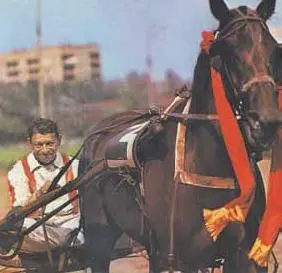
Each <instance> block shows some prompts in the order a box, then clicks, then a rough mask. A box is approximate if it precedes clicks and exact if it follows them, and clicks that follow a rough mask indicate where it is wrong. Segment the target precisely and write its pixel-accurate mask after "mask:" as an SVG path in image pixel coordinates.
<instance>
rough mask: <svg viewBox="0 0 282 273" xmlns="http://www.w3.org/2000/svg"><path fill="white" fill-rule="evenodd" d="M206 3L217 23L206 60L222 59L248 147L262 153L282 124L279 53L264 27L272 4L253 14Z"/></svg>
mask: <svg viewBox="0 0 282 273" xmlns="http://www.w3.org/2000/svg"><path fill="white" fill-rule="evenodd" d="M209 2H210V9H211V12H212V14H213V16H214V17H215V18H216V19H217V20H218V21H219V26H218V29H217V30H216V32H215V33H216V35H215V36H216V38H215V42H214V43H213V45H212V47H211V49H210V55H211V57H212V58H213V57H218V59H220V62H219V63H220V66H219V68H218V69H219V70H220V73H221V75H222V79H223V83H224V86H225V89H226V95H227V97H228V98H229V101H230V103H231V105H232V106H233V109H234V112H236V114H237V116H238V117H240V118H241V119H242V120H243V121H244V122H243V123H242V124H245V125H246V127H247V133H246V136H247V140H248V142H249V143H250V144H251V145H252V146H254V147H260V149H261V148H263V149H265V148H267V147H268V144H270V143H271V140H272V138H273V136H274V132H275V129H276V125H277V124H278V122H279V121H281V113H280V112H279V109H278V108H279V107H278V95H277V94H278V92H277V86H278V84H280V81H281V80H279V77H280V78H281V71H280V72H279V71H278V70H279V69H277V67H278V64H277V59H278V58H279V57H280V56H281V48H280V49H279V46H278V44H277V42H276V40H275V39H274V38H273V36H272V35H271V33H270V31H269V29H268V27H267V25H266V21H267V20H268V19H269V18H270V17H271V16H272V14H273V13H274V10H275V4H276V3H275V2H276V1H275V0H262V1H261V2H260V4H259V5H258V7H257V8H256V9H255V10H252V9H250V8H248V7H246V6H240V7H238V8H236V9H229V8H228V7H227V5H226V4H225V2H224V1H223V0H210V1H209ZM280 58H281V57H280ZM279 74H280V76H279Z"/></svg>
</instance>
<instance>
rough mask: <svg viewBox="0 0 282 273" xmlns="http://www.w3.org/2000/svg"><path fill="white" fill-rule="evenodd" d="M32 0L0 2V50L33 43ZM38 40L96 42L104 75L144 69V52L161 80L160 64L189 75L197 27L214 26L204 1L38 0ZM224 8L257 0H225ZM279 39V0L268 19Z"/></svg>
mask: <svg viewBox="0 0 282 273" xmlns="http://www.w3.org/2000/svg"><path fill="white" fill-rule="evenodd" d="M37 1H38V0H1V1H0V33H1V34H0V35H1V36H0V37H1V39H0V53H1V52H9V51H11V50H17V49H26V48H33V47H35V44H36V34H35V27H36V19H37V12H36V11H37V8H36V7H37ZM41 1H42V43H43V45H44V46H49V45H52V46H53V45H57V44H68V43H73V44H84V43H98V44H99V45H100V50H101V56H102V65H103V76H104V78H105V79H114V78H118V77H124V76H125V75H126V74H127V73H128V72H129V71H131V70H136V71H138V72H144V71H145V69H146V68H145V56H146V54H147V53H148V52H150V54H151V56H152V60H153V64H152V74H153V77H154V78H155V79H162V78H163V77H164V73H165V71H166V69H168V68H170V69H173V70H174V71H176V72H177V73H178V74H179V75H180V76H181V77H183V78H184V79H190V78H191V77H192V75H193V68H194V65H195V61H196V57H197V54H198V52H199V41H200V36H201V31H203V30H213V29H215V28H216V26H217V22H216V20H215V19H214V18H213V17H212V15H211V13H210V10H209V5H208V0H173V1H171V0H41ZM226 3H227V4H228V6H229V8H234V7H237V6H238V5H248V6H250V7H252V8H256V6H257V5H258V3H259V1H258V0H229V1H227V0H226ZM269 25H270V27H271V28H273V29H274V33H275V34H276V35H277V37H279V38H280V39H281V42H282V1H277V6H276V13H275V14H274V16H273V17H272V18H271V20H270V21H269Z"/></svg>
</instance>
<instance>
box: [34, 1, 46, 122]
mask: <svg viewBox="0 0 282 273" xmlns="http://www.w3.org/2000/svg"><path fill="white" fill-rule="evenodd" d="M41 13H42V4H41V0H37V22H36V48H37V56H38V61H39V63H38V64H39V75H38V85H37V86H38V87H37V88H38V114H39V116H40V117H41V118H45V117H46V107H45V96H44V70H43V63H42V40H41V36H42V25H41V21H42V18H41Z"/></svg>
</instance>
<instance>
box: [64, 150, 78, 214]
mask: <svg viewBox="0 0 282 273" xmlns="http://www.w3.org/2000/svg"><path fill="white" fill-rule="evenodd" d="M62 157H63V162H64V165H67V164H68V163H69V161H70V159H69V156H68V155H67V154H65V153H62ZM65 177H66V182H70V181H72V180H74V174H73V168H72V166H71V165H70V166H69V168H68V169H67V171H66V174H65ZM76 194H77V191H76V190H74V191H72V192H69V199H72V198H73V197H74V196H75V195H76ZM72 206H73V209H72V212H73V214H77V213H78V199H75V200H74V201H73V202H72Z"/></svg>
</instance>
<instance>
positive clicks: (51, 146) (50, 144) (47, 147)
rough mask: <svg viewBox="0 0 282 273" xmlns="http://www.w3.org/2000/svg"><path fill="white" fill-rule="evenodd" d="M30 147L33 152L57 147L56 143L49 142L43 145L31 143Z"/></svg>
mask: <svg viewBox="0 0 282 273" xmlns="http://www.w3.org/2000/svg"><path fill="white" fill-rule="evenodd" d="M31 145H32V147H33V149H35V150H42V149H43V148H44V147H45V149H54V148H55V147H56V145H57V141H49V142H45V143H31Z"/></svg>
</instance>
